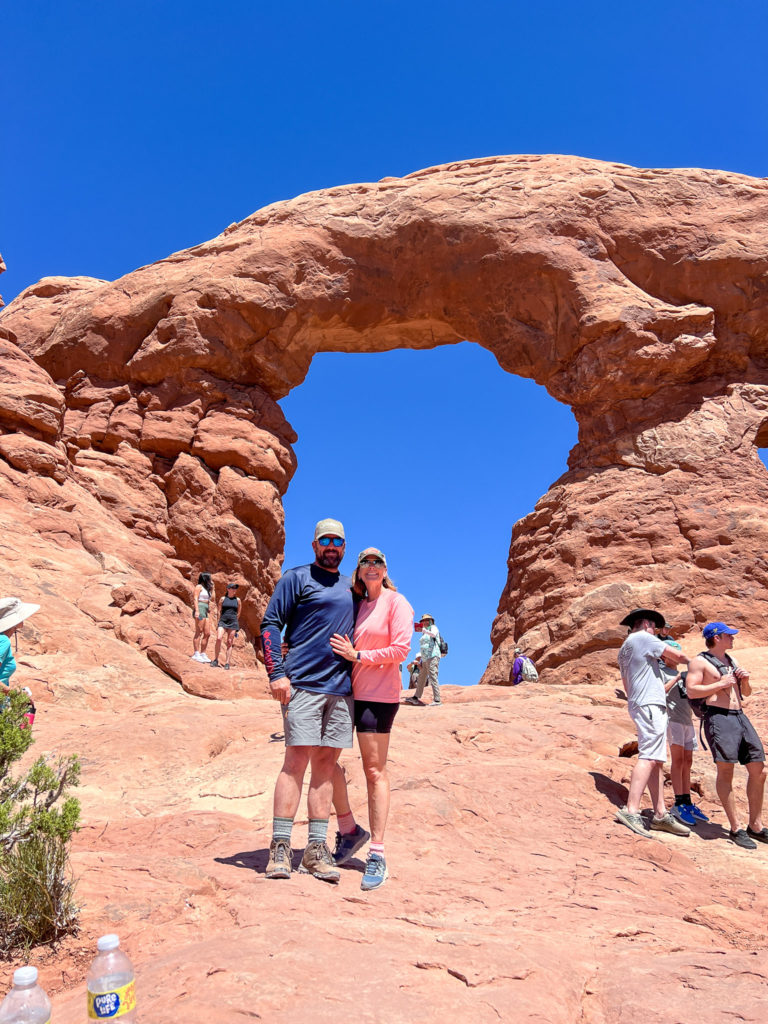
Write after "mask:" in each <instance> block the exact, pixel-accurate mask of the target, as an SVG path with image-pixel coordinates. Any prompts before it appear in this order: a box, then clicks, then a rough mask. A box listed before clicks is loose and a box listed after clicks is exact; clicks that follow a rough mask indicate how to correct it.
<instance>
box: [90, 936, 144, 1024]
mask: <svg viewBox="0 0 768 1024" xmlns="http://www.w3.org/2000/svg"><path fill="white" fill-rule="evenodd" d="M97 948H98V950H99V952H98V953H97V955H96V959H95V960H94V961H93V963H92V964H91V969H90V970H89V971H88V1020H120V1024H130V1022H131V1021H135V1020H136V982H135V978H134V973H133V965H132V964H131V961H130V960H129V959H128V957H127V956H126V955H125V953H124V952H123V951H122V949H120V939H119V938H118V937H117V935H102V937H101V938H100V939H99V941H98V944H97Z"/></svg>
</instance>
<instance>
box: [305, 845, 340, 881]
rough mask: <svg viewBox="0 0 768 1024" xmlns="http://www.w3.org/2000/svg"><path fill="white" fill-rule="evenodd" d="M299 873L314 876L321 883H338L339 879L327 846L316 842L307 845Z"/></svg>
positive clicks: (337, 870)
mask: <svg viewBox="0 0 768 1024" xmlns="http://www.w3.org/2000/svg"><path fill="white" fill-rule="evenodd" d="M299 871H301V872H303V873H304V874H306V875H314V876H315V878H319V879H320V881H321V882H338V880H339V877H340V876H339V869H338V868H337V867H336V865H335V864H334V863H333V857H332V856H331V851H330V850H329V849H328V844H327V843H321V842H318V841H314V842H311V843H307V848H306V849H305V850H304V856H303V857H302V858H301V866H300V867H299Z"/></svg>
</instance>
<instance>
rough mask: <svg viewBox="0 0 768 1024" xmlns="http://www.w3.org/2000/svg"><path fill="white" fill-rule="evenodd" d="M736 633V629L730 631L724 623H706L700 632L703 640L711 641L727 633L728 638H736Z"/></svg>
mask: <svg viewBox="0 0 768 1024" xmlns="http://www.w3.org/2000/svg"><path fill="white" fill-rule="evenodd" d="M738 632H739V631H738V629H731V627H730V626H726V624H725V623H724V622H708V623H707V624H706V626H705V627H704V629H702V631H701V633H702V636H703V637H704V639H705V640H713V639H714V638H715V637H716V636H720V635H721V633H727V634H728V636H736V634H737V633H738Z"/></svg>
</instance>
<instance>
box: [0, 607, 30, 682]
mask: <svg viewBox="0 0 768 1024" xmlns="http://www.w3.org/2000/svg"><path fill="white" fill-rule="evenodd" d="M38 611H40V605H39V604H26V603H25V602H24V601H22V600H21V599H20V598H18V597H2V598H0V693H7V692H8V690H9V689H10V686H9V680H10V678H11V676H12V675H13V673H14V672H15V671H16V661H15V659H14V657H13V650H12V649H11V637H12V636H13V634H14V633H15V632H16V631H17V630H18V628H19V626H21V624H22V622H24V620H25V619H28V618H29V616H30V615H34V614H35V612H38Z"/></svg>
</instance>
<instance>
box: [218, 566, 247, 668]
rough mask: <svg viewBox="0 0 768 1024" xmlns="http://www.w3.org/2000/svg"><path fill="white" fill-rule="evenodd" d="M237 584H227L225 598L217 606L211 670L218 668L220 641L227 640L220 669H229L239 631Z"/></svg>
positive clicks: (239, 603)
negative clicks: (214, 648) (217, 623)
mask: <svg viewBox="0 0 768 1024" xmlns="http://www.w3.org/2000/svg"><path fill="white" fill-rule="evenodd" d="M238 587H239V584H238V583H228V584H227V593H226V596H224V597H222V599H221V605H220V606H219V628H218V629H217V630H216V650H215V651H214V653H213V661H212V662H211V668H219V653H220V652H221V641H222V640H223V639H224V637H225V636H226V638H227V660H226V663H225V664H224V665H222V666H221V668H225V669H229V659H230V656H231V654H232V645H233V644H234V642H235V637H236V636H237V633H238V631H239V629H240V621H239V620H240V605H241V602H240V598H239V597H238V596H237V590H238Z"/></svg>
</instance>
